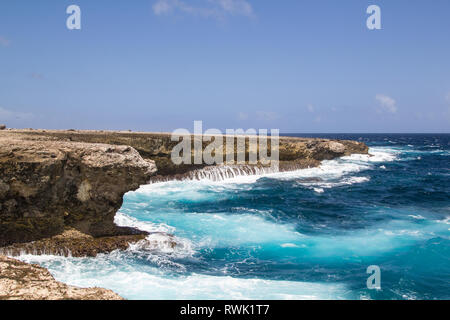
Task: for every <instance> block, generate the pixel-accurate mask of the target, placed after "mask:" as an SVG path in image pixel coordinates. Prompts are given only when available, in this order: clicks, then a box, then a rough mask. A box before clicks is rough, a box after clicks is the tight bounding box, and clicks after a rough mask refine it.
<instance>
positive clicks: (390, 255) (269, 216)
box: [20, 134, 450, 299]
mask: <svg viewBox="0 0 450 320" xmlns="http://www.w3.org/2000/svg"><path fill="white" fill-rule="evenodd" d="M293 136H297V135H293ZM298 136H308V137H323V138H336V139H352V140H358V141H362V142H365V143H366V144H367V145H368V146H369V147H370V151H369V152H370V154H371V155H372V156H367V155H352V156H348V157H344V158H340V159H336V160H330V161H324V162H323V163H322V165H321V166H320V167H318V168H311V169H304V170H298V171H293V172H284V173H268V174H262V175H254V176H237V177H233V178H230V179H225V180H223V181H209V180H201V181H172V182H163V183H155V184H150V185H145V186H142V187H141V188H140V189H139V190H137V191H135V192H130V193H128V194H126V195H125V198H124V203H123V206H122V208H121V209H120V211H119V213H118V214H117V215H116V223H118V224H120V225H127V226H135V227H139V228H141V229H143V230H147V231H150V232H153V233H152V235H150V236H149V240H150V241H151V244H152V245H151V246H150V248H149V246H144V245H139V244H137V245H133V246H131V247H130V248H129V249H128V250H127V251H115V252H112V253H110V254H103V255H100V256H98V257H96V258H71V257H69V258H64V257H57V256H32V255H23V256H21V257H20V258H21V260H23V261H26V262H33V263H39V264H40V265H42V266H44V267H46V268H48V269H49V271H50V272H51V273H52V274H53V275H54V277H55V278H56V279H57V280H59V281H63V282H65V283H68V284H71V285H77V286H83V287H88V286H89V287H90V286H99V287H104V288H108V289H112V290H114V291H115V292H117V293H119V294H120V295H121V296H123V297H125V298H127V299H449V298H450V161H449V160H450V135H449V134H339V135H329V134H324V135H320V134H317V135H305V134H301V135H298ZM174 243H176V245H175V246H174V245H173V244H174ZM372 265H375V266H378V267H379V268H380V275H381V278H380V281H381V282H380V289H368V288H367V285H366V282H367V278H368V277H369V276H370V274H368V273H367V268H368V267H369V266H372Z"/></svg>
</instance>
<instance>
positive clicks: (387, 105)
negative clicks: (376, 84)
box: [375, 94, 398, 113]
mask: <svg viewBox="0 0 450 320" xmlns="http://www.w3.org/2000/svg"><path fill="white" fill-rule="evenodd" d="M375 99H377V100H378V102H379V104H380V107H381V108H382V110H383V111H387V112H389V113H397V110H398V109H397V102H396V101H395V100H394V99H393V98H391V97H389V96H387V95H384V94H377V95H376V96H375Z"/></svg>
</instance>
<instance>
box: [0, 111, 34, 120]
mask: <svg viewBox="0 0 450 320" xmlns="http://www.w3.org/2000/svg"><path fill="white" fill-rule="evenodd" d="M33 117H34V116H33V114H32V113H27V112H18V111H11V110H7V109H4V108H2V107H0V122H1V123H2V124H3V122H4V121H10V120H30V119H32V118H33Z"/></svg>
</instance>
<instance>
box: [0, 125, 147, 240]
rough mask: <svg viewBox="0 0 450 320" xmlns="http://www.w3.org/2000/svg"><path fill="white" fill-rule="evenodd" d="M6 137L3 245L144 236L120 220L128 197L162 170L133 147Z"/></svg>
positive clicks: (1, 179) (1, 154)
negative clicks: (65, 237) (69, 235)
mask: <svg viewBox="0 0 450 320" xmlns="http://www.w3.org/2000/svg"><path fill="white" fill-rule="evenodd" d="M2 132H4V133H5V134H2V135H0V246H5V245H9V244H12V243H17V242H28V241H33V240H38V239H42V238H46V237H52V236H55V235H58V234H61V233H62V232H63V231H64V230H65V228H66V227H72V228H74V229H76V230H78V231H80V232H82V233H85V234H87V235H91V236H94V237H105V236H115V235H124V234H133V233H138V232H137V231H136V230H132V229H128V228H119V227H117V226H116V225H115V224H114V216H115V214H116V212H117V210H119V208H120V207H121V205H122V198H123V195H124V194H125V193H126V192H128V191H130V190H135V189H137V188H139V186H140V185H142V184H145V183H146V182H147V181H148V180H149V178H150V176H151V175H152V174H154V173H155V172H156V166H155V164H154V162H153V161H151V160H144V159H142V157H141V156H140V155H139V153H138V152H137V151H136V150H135V149H133V148H131V147H129V146H112V145H106V144H91V143H77V142H67V141H49V140H30V139H27V137H26V136H23V135H20V134H13V133H10V131H2Z"/></svg>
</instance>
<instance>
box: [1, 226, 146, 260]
mask: <svg viewBox="0 0 450 320" xmlns="http://www.w3.org/2000/svg"><path fill="white" fill-rule="evenodd" d="M136 233H139V232H136ZM146 236H147V235H146V234H145V233H140V234H134V235H133V234H131V235H116V236H111V237H93V236H91V235H87V234H84V233H81V232H80V231H78V230H76V229H73V228H70V229H67V230H65V231H64V232H63V233H61V234H58V235H56V236H53V237H50V238H44V239H40V240H36V241H31V242H26V243H14V244H12V245H9V246H6V247H2V248H0V254H1V255H5V256H20V255H21V254H24V253H25V254H34V255H56V256H64V257H69V256H70V257H95V256H97V255H98V254H100V253H109V252H112V251H114V250H126V249H128V247H129V246H130V244H132V243H137V242H140V241H146V240H145V238H146Z"/></svg>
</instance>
